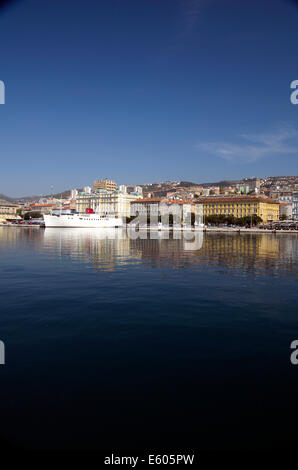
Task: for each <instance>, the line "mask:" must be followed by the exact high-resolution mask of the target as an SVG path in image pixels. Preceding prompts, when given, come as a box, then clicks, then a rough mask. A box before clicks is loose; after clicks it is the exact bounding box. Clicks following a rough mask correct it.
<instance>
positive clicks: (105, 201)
mask: <svg viewBox="0 0 298 470" xmlns="http://www.w3.org/2000/svg"><path fill="white" fill-rule="evenodd" d="M138 198H140V196H139V195H137V194H134V193H132V194H127V193H125V192H121V191H119V190H117V191H106V190H104V189H99V190H97V191H93V192H91V194H86V193H79V194H78V196H77V198H76V210H77V212H80V213H86V209H93V211H94V212H95V213H96V214H99V215H107V216H116V217H130V204H131V202H132V201H135V200H136V199H138Z"/></svg>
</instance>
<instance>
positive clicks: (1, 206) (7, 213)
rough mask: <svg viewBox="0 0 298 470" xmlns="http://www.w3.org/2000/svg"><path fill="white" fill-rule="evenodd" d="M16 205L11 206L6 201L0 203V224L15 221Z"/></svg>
mask: <svg viewBox="0 0 298 470" xmlns="http://www.w3.org/2000/svg"><path fill="white" fill-rule="evenodd" d="M18 207H19V206H18V205H17V204H11V203H10V202H7V201H0V222H6V221H7V220H9V219H15V218H16V215H17V209H18Z"/></svg>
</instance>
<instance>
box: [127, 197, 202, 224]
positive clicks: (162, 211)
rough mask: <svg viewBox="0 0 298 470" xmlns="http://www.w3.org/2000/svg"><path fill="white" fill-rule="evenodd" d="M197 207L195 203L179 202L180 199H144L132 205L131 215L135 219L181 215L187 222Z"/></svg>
mask: <svg viewBox="0 0 298 470" xmlns="http://www.w3.org/2000/svg"><path fill="white" fill-rule="evenodd" d="M195 210H196V206H195V204H194V203H193V201H189V200H184V201H182V200H178V199H170V200H169V199H165V198H161V197H156V198H143V199H138V200H136V201H133V202H132V203H131V212H130V215H131V216H132V217H135V216H137V215H139V216H147V217H149V216H150V215H151V216H162V215H166V214H172V215H174V214H177V215H180V216H181V218H182V219H183V220H186V218H187V216H188V215H189V214H191V213H192V214H195Z"/></svg>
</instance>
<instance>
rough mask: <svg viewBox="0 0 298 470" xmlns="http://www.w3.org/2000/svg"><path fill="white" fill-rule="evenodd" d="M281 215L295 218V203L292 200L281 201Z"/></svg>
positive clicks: (281, 216) (290, 218)
mask: <svg viewBox="0 0 298 470" xmlns="http://www.w3.org/2000/svg"><path fill="white" fill-rule="evenodd" d="M279 217H280V218H283V217H286V218H287V219H289V220H292V218H293V204H292V203H291V202H280V203H279Z"/></svg>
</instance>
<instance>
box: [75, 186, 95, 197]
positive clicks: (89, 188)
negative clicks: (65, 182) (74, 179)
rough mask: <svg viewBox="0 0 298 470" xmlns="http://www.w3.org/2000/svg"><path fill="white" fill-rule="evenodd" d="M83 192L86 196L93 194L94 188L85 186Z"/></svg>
mask: <svg viewBox="0 0 298 470" xmlns="http://www.w3.org/2000/svg"><path fill="white" fill-rule="evenodd" d="M83 192H84V193H86V194H91V192H92V188H91V187H90V186H84V189H83ZM71 199H75V198H71Z"/></svg>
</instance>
